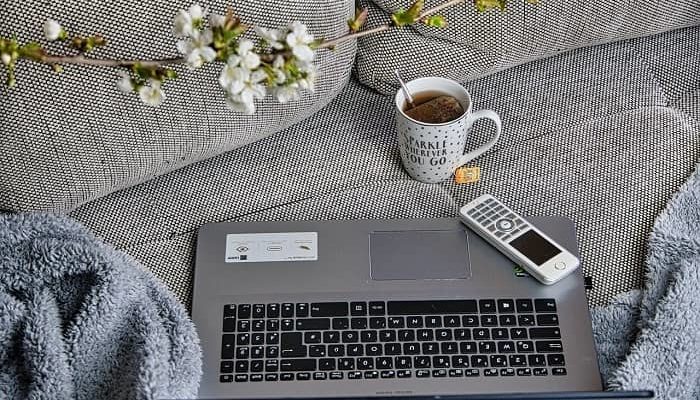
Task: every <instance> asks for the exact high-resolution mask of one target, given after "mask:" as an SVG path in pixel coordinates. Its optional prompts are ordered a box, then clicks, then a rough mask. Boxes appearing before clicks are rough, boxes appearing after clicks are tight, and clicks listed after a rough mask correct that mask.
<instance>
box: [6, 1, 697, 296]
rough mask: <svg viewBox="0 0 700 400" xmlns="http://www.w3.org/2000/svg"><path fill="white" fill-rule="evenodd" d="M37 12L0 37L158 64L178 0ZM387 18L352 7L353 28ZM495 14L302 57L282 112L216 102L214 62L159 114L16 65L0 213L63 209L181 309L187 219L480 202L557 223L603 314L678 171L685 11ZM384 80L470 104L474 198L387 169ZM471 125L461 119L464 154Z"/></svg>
mask: <svg viewBox="0 0 700 400" xmlns="http://www.w3.org/2000/svg"><path fill="white" fill-rule="evenodd" d="M435 3H437V2H428V4H435ZM45 4H46V3H45V2H41V1H39V0H30V1H29V2H25V3H23V4H22V5H19V4H17V5H11V6H9V13H8V14H7V15H8V17H7V18H6V20H7V21H3V24H2V26H0V36H6V35H10V34H11V33H17V34H18V37H21V38H26V40H30V39H39V36H40V31H41V30H40V26H41V23H42V21H43V20H45V19H46V18H48V17H51V18H56V19H58V20H63V21H69V22H66V25H67V27H68V28H69V29H72V30H75V31H79V32H86V33H90V32H100V33H102V34H104V35H105V36H106V37H107V38H110V40H111V42H110V43H111V44H110V46H108V47H107V48H106V49H104V50H100V53H96V56H104V57H116V56H125V57H127V56H131V57H135V56H141V55H143V56H149V57H165V56H173V55H175V54H176V53H175V51H176V50H175V48H174V44H173V43H169V42H167V41H163V40H162V38H163V37H170V36H168V35H170V24H171V19H172V15H173V14H174V13H175V12H176V11H177V10H178V9H180V8H186V7H187V6H188V5H189V2H184V1H181V0H178V1H174V2H164V1H161V0H153V1H150V2H142V3H135V4H131V3H129V5H128V7H127V4H126V2H122V1H119V2H109V3H99V4H92V3H91V6H90V8H88V7H85V5H86V4H88V3H86V2H68V1H57V2H52V3H50V4H49V5H46V6H45ZM226 4H227V3H226V2H222V1H218V0H215V1H211V2H208V4H206V6H207V7H208V8H210V10H215V11H218V12H223V10H224V9H225V5H226ZM408 4H409V2H407V1H395V0H391V1H390V0H372V1H365V0H363V1H361V2H360V5H361V6H365V7H367V8H368V9H369V10H370V18H369V20H368V26H370V27H371V26H374V25H376V24H378V23H380V22H381V21H386V20H387V18H388V15H389V14H388V12H389V11H391V10H395V9H397V8H399V7H406V6H407V5H408ZM593 4H595V6H594V5H593ZM233 5H234V7H235V9H236V11H237V13H238V14H239V15H240V16H241V17H242V18H243V19H244V20H248V21H251V22H253V23H257V24H263V25H267V26H278V25H282V24H284V23H286V22H288V21H289V20H293V19H300V20H303V21H305V22H307V23H308V24H309V27H310V29H311V31H312V32H313V33H314V34H315V35H316V36H318V37H334V36H337V35H339V34H341V33H342V32H344V31H345V19H346V18H347V17H348V16H350V15H351V13H352V12H353V8H354V3H353V2H352V1H348V0H344V1H327V0H314V1H312V2H306V1H302V0H294V1H290V2H287V1H285V2H256V1H250V0H246V1H236V2H234V4H233ZM509 7H510V8H509V9H508V10H507V11H506V12H505V13H499V12H498V11H489V12H487V13H483V14H482V13H478V12H476V11H475V10H474V8H473V5H472V4H471V2H468V3H466V4H462V5H459V6H457V7H455V8H453V9H450V10H448V11H446V16H447V18H448V21H451V22H450V25H449V26H448V28H447V29H445V30H442V31H439V30H436V29H435V28H428V27H420V26H419V27H404V28H400V29H395V30H392V31H389V32H386V33H383V34H377V35H374V36H368V37H365V38H362V39H360V40H358V41H357V42H348V43H346V44H344V45H343V46H339V47H338V48H337V49H336V50H335V51H332V52H330V51H325V52H323V51H319V53H318V60H317V64H318V65H319V68H320V74H319V84H318V90H317V91H316V92H315V93H314V94H306V95H305V96H304V97H303V98H302V100H301V101H299V102H296V103H291V104H286V105H279V104H277V103H276V102H273V101H272V99H269V98H268V99H266V100H265V101H264V102H263V103H262V104H261V106H260V110H259V112H258V113H257V114H256V115H254V116H242V115H239V114H235V113H233V112H232V111H230V110H228V109H227V108H226V106H225V104H224V102H223V100H222V96H221V93H220V92H219V89H218V88H217V86H216V77H217V76H218V68H220V67H216V66H210V67H207V68H204V69H202V70H198V71H195V72H192V73H188V72H187V71H186V70H185V69H184V68H183V69H182V70H181V75H182V77H181V78H180V79H179V80H177V81H175V82H173V83H172V84H169V85H170V86H166V89H167V90H168V96H169V97H168V101H166V102H165V103H164V104H163V106H161V107H160V108H157V109H151V108H147V107H146V106H144V105H142V104H140V103H139V102H138V99H136V98H131V97H128V96H124V95H123V94H121V93H118V91H116V90H115V89H114V80H115V76H116V74H115V72H114V71H111V70H108V69H107V70H105V69H102V70H100V69H94V68H89V67H70V68H66V70H65V71H64V72H63V73H62V74H60V75H56V74H53V73H52V72H51V71H50V69H47V68H41V67H37V66H36V65H31V64H29V63H26V64H22V65H20V66H19V69H18V87H17V88H14V89H8V88H3V89H0V107H1V108H2V109H3V113H2V114H1V115H0V129H1V130H2V131H0V137H1V138H2V141H0V209H2V210H4V212H26V211H42V212H53V213H62V214H68V215H69V216H70V217H72V218H74V219H76V220H78V221H80V222H82V223H83V224H84V225H86V226H87V227H89V228H90V229H91V230H92V231H93V232H95V233H96V234H97V235H98V236H100V237H101V238H103V239H104V240H105V241H106V242H107V243H109V244H111V245H112V246H114V247H116V248H117V249H120V250H123V251H124V252H126V253H127V254H129V255H130V256H131V257H133V258H134V259H136V260H137V261H139V262H140V263H142V264H143V265H144V266H145V267H146V268H148V269H150V270H151V271H152V272H153V273H154V274H155V275H156V276H158V277H159V278H160V279H161V280H163V281H164V282H165V283H166V285H167V286H168V287H169V288H170V289H171V290H172V291H173V292H174V293H175V294H176V296H177V297H178V299H179V300H180V301H182V302H183V303H184V304H186V305H188V304H189V303H190V297H191V290H192V277H193V272H192V271H193V260H194V247H195V241H196V235H197V229H198V228H199V227H200V226H201V225H203V224H206V223H210V222H220V221H264V220H294V219H360V218H424V217H454V216H456V211H457V208H458V206H459V205H461V204H464V203H466V202H468V201H469V200H470V199H472V198H474V197H476V196H478V195H479V194H482V193H492V194H494V195H496V196H498V197H500V198H501V199H502V200H504V202H506V203H508V204H509V205H511V206H512V207H513V208H514V209H516V210H518V211H520V212H521V213H522V214H524V215H533V216H534V215H563V216H566V217H569V218H571V219H572V220H574V222H575V223H576V225H577V229H578V238H579V245H580V253H581V256H582V261H583V273H584V275H586V276H590V277H591V278H592V289H591V290H590V291H589V302H590V304H591V305H599V304H606V303H607V302H609V301H610V300H611V299H612V298H613V297H615V296H616V295H617V294H619V293H621V292H624V291H627V290H629V289H632V288H637V287H640V286H641V285H642V284H643V282H642V277H643V271H644V256H645V252H646V240H647V236H648V234H649V231H650V229H651V227H652V224H653V222H654V218H655V216H656V215H657V214H658V213H659V212H660V211H661V209H662V208H663V206H664V205H665V204H666V202H667V201H668V200H669V199H670V198H671V197H672V195H673V194H674V192H675V191H676V190H677V189H678V187H679V186H680V185H681V184H682V183H683V182H684V180H685V179H686V177H687V176H688V175H689V174H690V172H691V171H692V169H693V166H694V165H695V163H696V162H697V160H698V158H699V157H700V123H699V121H700V47H698V43H700V27H698V25H700V2H698V1H688V2H684V3H682V4H677V5H674V6H673V7H669V6H666V5H664V4H662V3H660V2H651V1H634V2H627V3H625V4H624V6H619V2H613V1H603V2H596V3H590V2H583V1H575V2H569V1H564V0H549V1H548V0H542V1H541V2H540V4H539V5H537V6H531V5H529V4H525V3H518V2H511V3H509ZM27 9H30V10H37V12H35V13H27V12H26V10H27ZM112 38H113V39H112ZM396 68H400V69H401V70H402V71H403V73H404V75H405V78H407V79H411V78H415V77H418V76H425V75H440V76H446V77H449V78H452V79H456V80H458V81H460V82H462V83H463V84H464V85H465V87H466V88H467V89H468V90H469V91H470V92H471V94H472V98H473V99H474V103H475V108H476V109H481V108H488V109H493V110H495V111H497V112H498V113H499V114H500V115H501V117H502V119H503V123H504V129H503V134H502V137H501V140H500V141H499V142H498V143H497V144H496V145H495V146H494V148H493V149H492V150H491V151H489V152H488V153H486V154H485V155H483V156H482V157H480V158H478V159H476V160H474V161H473V163H471V164H470V165H474V166H479V167H480V168H481V171H482V177H481V180H480V181H479V182H477V183H473V184H463V185H457V184H455V183H454V182H451V181H446V182H443V183H441V184H423V183H420V182H417V181H414V180H412V179H411V178H410V177H409V176H408V175H407V173H406V172H405V171H404V170H403V169H402V167H401V164H400V160H399V156H398V150H397V148H396V135H395V130H394V119H393V118H394V117H393V114H394V109H393V100H392V97H391V96H390V95H391V94H392V93H393V92H394V91H395V90H396V84H397V83H396V82H395V81H394V80H393V78H392V77H391V74H392V73H393V70H394V69H396ZM490 128H491V127H490V126H488V125H487V124H486V123H477V124H476V125H475V127H474V132H473V134H472V136H471V138H470V141H469V143H468V147H469V146H476V145H477V144H478V143H481V142H483V139H484V138H485V137H487V135H488V134H489V132H490Z"/></svg>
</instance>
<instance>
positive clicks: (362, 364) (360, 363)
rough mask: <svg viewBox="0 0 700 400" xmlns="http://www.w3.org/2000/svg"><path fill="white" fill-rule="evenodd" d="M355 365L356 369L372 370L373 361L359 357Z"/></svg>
mask: <svg viewBox="0 0 700 400" xmlns="http://www.w3.org/2000/svg"><path fill="white" fill-rule="evenodd" d="M356 363H357V364H356V366H357V369H361V370H367V369H374V359H373V358H372V357H360V358H358V359H357V362H356Z"/></svg>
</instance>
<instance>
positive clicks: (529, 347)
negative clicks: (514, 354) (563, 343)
mask: <svg viewBox="0 0 700 400" xmlns="http://www.w3.org/2000/svg"><path fill="white" fill-rule="evenodd" d="M515 347H516V348H517V349H518V353H532V352H533V351H534V350H535V349H534V344H533V343H532V342H531V341H529V340H520V341H517V342H515ZM560 350H561V349H560Z"/></svg>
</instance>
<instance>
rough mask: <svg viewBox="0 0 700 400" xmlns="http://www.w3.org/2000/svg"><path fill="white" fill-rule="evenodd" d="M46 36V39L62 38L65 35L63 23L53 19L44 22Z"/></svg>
mask: <svg viewBox="0 0 700 400" xmlns="http://www.w3.org/2000/svg"><path fill="white" fill-rule="evenodd" d="M44 36H45V37H46V40H48V41H54V40H58V39H62V37H64V36H65V31H64V30H63V28H62V27H61V24H59V23H58V22H56V21H54V20H52V19H47V20H46V22H44Z"/></svg>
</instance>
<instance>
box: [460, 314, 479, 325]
mask: <svg viewBox="0 0 700 400" xmlns="http://www.w3.org/2000/svg"><path fill="white" fill-rule="evenodd" d="M462 326H464V327H473V326H479V318H478V317H477V316H475V315H465V316H463V317H462Z"/></svg>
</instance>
